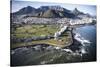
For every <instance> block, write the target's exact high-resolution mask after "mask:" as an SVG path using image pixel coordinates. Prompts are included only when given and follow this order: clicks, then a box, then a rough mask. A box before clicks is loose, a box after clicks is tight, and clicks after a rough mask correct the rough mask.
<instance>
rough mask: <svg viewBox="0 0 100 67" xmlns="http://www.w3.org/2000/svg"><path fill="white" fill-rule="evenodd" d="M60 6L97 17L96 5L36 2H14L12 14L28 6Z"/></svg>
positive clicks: (19, 0)
mask: <svg viewBox="0 0 100 67" xmlns="http://www.w3.org/2000/svg"><path fill="white" fill-rule="evenodd" d="M53 5H59V6H61V7H64V8H66V9H69V10H74V9H75V8H77V9H78V10H79V11H81V12H84V13H89V14H91V15H93V16H94V15H96V6H95V5H80V4H67V3H50V2H36V1H24V0H12V4H11V8H12V10H11V12H16V11H18V10H19V9H21V8H23V7H27V6H32V7H35V8H39V7H40V6H53Z"/></svg>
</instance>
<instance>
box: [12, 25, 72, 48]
mask: <svg viewBox="0 0 100 67" xmlns="http://www.w3.org/2000/svg"><path fill="white" fill-rule="evenodd" d="M58 30H59V25H23V26H20V27H16V29H15V30H14V31H13V33H12V35H14V36H15V38H18V39H20V38H30V37H33V36H38V37H39V36H48V35H52V36H54V33H55V32H57V31H58ZM70 43H71V37H70V33H68V32H65V33H63V35H61V36H60V37H59V38H58V39H57V40H55V39H54V38H50V39H44V40H32V41H29V42H13V43H12V45H11V48H16V47H21V46H29V45H34V44H50V45H53V46H60V47H64V46H67V45H69V44H70Z"/></svg>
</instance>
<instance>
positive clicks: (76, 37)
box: [75, 33, 91, 46]
mask: <svg viewBox="0 0 100 67" xmlns="http://www.w3.org/2000/svg"><path fill="white" fill-rule="evenodd" d="M75 39H76V40H77V41H79V42H80V43H81V44H82V45H83V46H85V45H86V44H90V43H91V42H90V41H89V40H86V39H84V38H83V37H82V36H81V35H80V34H79V33H77V34H76V35H75Z"/></svg>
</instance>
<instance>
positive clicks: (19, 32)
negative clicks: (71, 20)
mask: <svg viewBox="0 0 100 67" xmlns="http://www.w3.org/2000/svg"><path fill="white" fill-rule="evenodd" d="M58 29H59V27H58V26H57V25H24V26H22V27H18V28H16V30H15V31H14V35H15V36H16V37H17V38H23V37H26V38H28V37H32V36H44V35H45V36H47V35H54V33H55V32H56V31H57V30H58Z"/></svg>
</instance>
